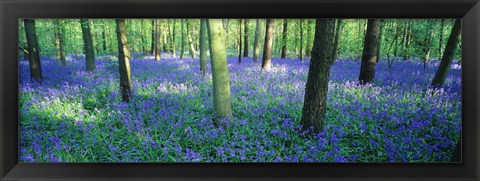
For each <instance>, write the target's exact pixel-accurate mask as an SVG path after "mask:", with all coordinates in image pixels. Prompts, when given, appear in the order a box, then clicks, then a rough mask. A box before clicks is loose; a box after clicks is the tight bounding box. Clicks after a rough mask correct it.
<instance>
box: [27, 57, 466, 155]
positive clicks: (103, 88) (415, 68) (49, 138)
mask: <svg viewBox="0 0 480 181" xmlns="http://www.w3.org/2000/svg"><path fill="white" fill-rule="evenodd" d="M68 59H69V61H67V66H62V65H61V63H60V62H59V61H57V60H53V59H51V58H45V57H44V58H42V69H43V76H44V82H43V83H42V84H38V83H31V82H30V73H29V67H28V61H20V63H19V64H20V83H19V84H20V85H19V86H20V92H19V96H20V98H19V104H20V105H19V107H20V112H19V114H20V115H19V119H20V123H19V125H20V139H19V146H20V162H442V161H448V160H449V158H450V155H451V153H452V152H453V149H454V147H455V143H456V142H457V141H458V140H459V139H460V132H461V68H460V66H459V65H458V63H454V64H453V65H452V68H451V70H450V71H449V74H448V77H447V80H446V84H445V86H444V88H443V89H438V90H434V91H433V90H431V89H428V85H429V83H430V81H431V79H432V78H433V76H434V73H435V71H436V69H437V67H438V61H433V62H431V63H430V64H428V66H427V68H426V69H425V70H424V68H423V64H422V63H418V62H413V61H401V60H396V61H394V62H393V66H392V68H391V69H388V67H387V62H386V61H385V60H382V61H380V62H379V63H378V64H377V70H376V81H375V84H374V85H366V86H360V85H358V84H357V80H358V75H359V71H360V64H361V63H360V61H359V60H351V59H342V60H337V61H336V62H335V63H334V64H333V66H332V70H331V74H330V83H329V88H328V89H329V90H328V103H327V120H326V127H325V129H324V131H323V132H320V133H318V134H315V135H314V136H313V137H309V136H304V133H302V132H301V131H300V128H301V127H300V124H299V122H300V117H301V112H302V106H303V98H304V92H305V83H306V79H307V73H308V65H309V61H308V59H306V60H304V61H303V62H302V61H300V60H298V59H277V58H273V60H272V64H273V67H272V70H271V71H270V72H262V71H261V69H260V65H261V60H259V62H253V61H252V59H251V58H243V60H242V61H243V62H242V63H241V64H238V63H237V58H236V57H230V58H229V60H228V63H229V64H228V67H229V75H230V83H231V100H232V101H231V102H232V111H233V116H234V118H233V120H231V121H229V122H225V126H224V127H216V126H215V125H214V124H213V121H212V117H213V101H212V78H211V74H210V73H207V75H206V77H205V78H204V77H202V75H201V73H200V68H199V60H198V59H195V60H193V59H191V58H184V60H178V59H177V58H170V57H169V55H163V57H162V60H161V61H160V62H155V60H153V59H152V57H151V56H147V57H144V58H141V57H139V58H134V59H133V60H131V71H132V80H133V92H134V93H133V98H132V100H131V102H130V103H128V104H127V103H123V102H122V101H121V95H120V93H119V77H118V65H117V64H118V63H117V59H116V57H113V56H104V57H99V58H98V60H97V62H96V64H97V70H96V71H94V72H92V73H88V72H86V71H85V60H84V59H82V58H80V59H76V60H72V59H73V58H72V57H71V56H70V57H68ZM207 70H208V72H210V65H208V68H207Z"/></svg>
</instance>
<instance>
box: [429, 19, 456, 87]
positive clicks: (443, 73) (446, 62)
mask: <svg viewBox="0 0 480 181" xmlns="http://www.w3.org/2000/svg"><path fill="white" fill-rule="evenodd" d="M460 30H461V20H459V19H456V20H455V24H454V25H453V28H452V32H451V33H450V37H448V41H447V46H446V47H445V50H444V51H443V56H442V60H441V61H440V65H439V67H438V69H437V72H436V73H435V77H433V80H432V83H431V86H433V87H436V88H437V87H441V86H443V84H444V83H445V79H446V78H447V74H448V70H450V65H452V61H453V57H454V56H455V52H456V51H457V47H458V46H457V43H458V38H459V35H460Z"/></svg>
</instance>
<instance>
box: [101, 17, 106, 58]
mask: <svg viewBox="0 0 480 181" xmlns="http://www.w3.org/2000/svg"><path fill="white" fill-rule="evenodd" d="M104 23H105V22H104ZM106 28H107V27H106V26H105V24H104V25H103V31H102V39H103V52H107V36H105V31H106V30H105V29H106Z"/></svg>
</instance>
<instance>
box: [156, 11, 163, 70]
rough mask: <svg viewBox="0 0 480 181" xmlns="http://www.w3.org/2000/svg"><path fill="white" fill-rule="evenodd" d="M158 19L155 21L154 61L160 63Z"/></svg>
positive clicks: (160, 46)
mask: <svg viewBox="0 0 480 181" xmlns="http://www.w3.org/2000/svg"><path fill="white" fill-rule="evenodd" d="M160 41H161V40H160V19H155V50H154V53H155V61H157V62H158V61H160V56H161V52H162V50H161V49H162V45H161V43H160Z"/></svg>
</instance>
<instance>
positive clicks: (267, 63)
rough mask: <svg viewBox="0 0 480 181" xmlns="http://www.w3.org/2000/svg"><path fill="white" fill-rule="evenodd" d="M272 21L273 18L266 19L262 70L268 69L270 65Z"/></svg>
mask: <svg viewBox="0 0 480 181" xmlns="http://www.w3.org/2000/svg"><path fill="white" fill-rule="evenodd" d="M273 23H274V20H273V19H267V23H266V30H265V43H264V46H263V57H262V70H265V71H269V70H270V69H271V67H272V60H271V58H272V44H273Z"/></svg>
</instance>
